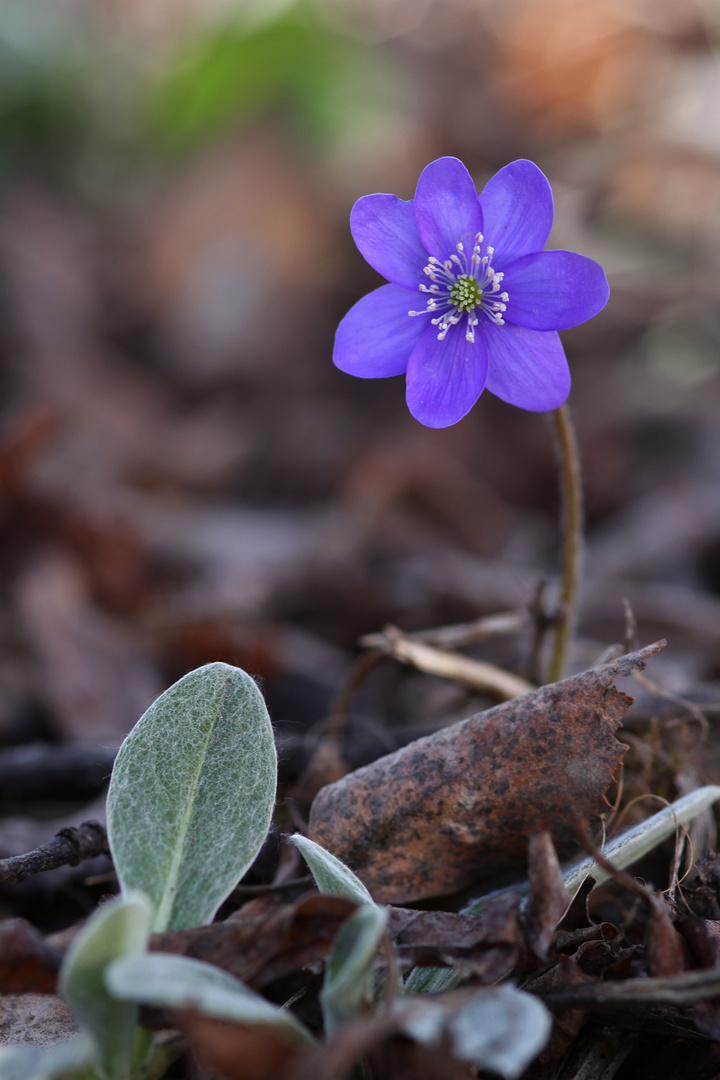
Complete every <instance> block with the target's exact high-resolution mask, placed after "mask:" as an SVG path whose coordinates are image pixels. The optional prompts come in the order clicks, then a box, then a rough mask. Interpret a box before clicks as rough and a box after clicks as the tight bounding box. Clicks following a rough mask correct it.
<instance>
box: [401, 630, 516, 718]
mask: <svg viewBox="0 0 720 1080" xmlns="http://www.w3.org/2000/svg"><path fill="white" fill-rule="evenodd" d="M384 641H385V644H384V648H385V651H386V652H387V653H388V654H389V655H390V656H394V657H395V659H396V660H400V661H402V662H403V663H404V664H411V665H412V666H413V667H416V668H418V670H419V671H425V672H427V673H428V674H429V675H439V676H440V677H441V678H444V679H453V680H454V681H455V682H460V683H464V684H465V685H466V686H471V687H472V688H473V689H474V690H481V691H486V692H489V693H491V694H493V695H494V696H495V697H498V698H500V700H501V701H512V700H513V699H514V698H517V697H522V695H523V694H529V693H530V691H531V690H534V689H535V687H534V686H533V684H532V683H531V682H528V680H527V679H522V678H521V677H520V676H519V675H513V674H512V672H510V671H505V669H504V668H501V667H498V666H497V665H496V664H488V663H486V662H485V661H484V660H472V659H470V657H468V656H462V655H461V654H460V653H455V652H448V651H447V650H445V649H434V648H432V647H431V646H430V645H424V644H423V643H422V642H421V641H414V640H413V639H412V638H411V637H409V636H408V635H407V634H404V633H403V632H402V630H398V628H397V627H396V626H386V627H385V630H384Z"/></svg>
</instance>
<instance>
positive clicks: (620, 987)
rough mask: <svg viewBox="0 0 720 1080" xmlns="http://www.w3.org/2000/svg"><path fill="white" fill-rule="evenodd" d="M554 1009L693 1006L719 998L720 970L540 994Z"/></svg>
mask: <svg viewBox="0 0 720 1080" xmlns="http://www.w3.org/2000/svg"><path fill="white" fill-rule="evenodd" d="M536 993H537V994H538V996H539V997H542V999H543V1001H544V1002H545V1003H546V1005H549V1006H550V1008H553V1009H556V1008H557V1009H559V1008H563V1009H568V1008H576V1007H582V1008H592V1007H593V1006H601V1005H602V1006H605V1005H609V1006H613V1005H615V1006H617V1007H618V1008H619V1007H621V1006H623V1007H624V1006H625V1005H628V1004H633V1005H691V1004H693V1002H695V1001H704V1000H705V999H706V998H708V999H709V998H715V997H720V969H718V968H706V969H704V970H703V971H684V972H683V973H682V974H681V975H664V976H662V977H659V978H648V979H625V980H623V981H617V982H609V981H608V982H597V983H585V984H580V985H578V986H568V987H562V988H561V987H557V988H555V987H553V988H549V989H547V990H543V991H542V992H540V991H539V990H538V991H536Z"/></svg>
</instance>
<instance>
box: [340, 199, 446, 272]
mask: <svg viewBox="0 0 720 1080" xmlns="http://www.w3.org/2000/svg"><path fill="white" fill-rule="evenodd" d="M350 231H351V232H352V234H353V239H354V240H355V243H356V244H357V246H358V248H359V249H360V254H361V255H362V257H363V258H364V259H365V260H366V261H367V262H369V263H370V265H371V266H372V268H373V269H374V270H377V272H378V273H379V274H382V276H383V277H384V278H387V279H388V281H392V282H393V284H394V285H403V286H404V287H405V288H406V289H417V287H418V283H419V282H421V281H424V280H425V279H424V277H423V267H424V266H425V265H426V264H427V260H428V256H427V252H426V250H425V248H424V247H423V246H422V243H421V241H420V234H419V232H418V227H417V221H416V220H415V207H414V205H413V202H412V200H410V201H409V202H405V201H404V200H403V199H398V197H397V196H396V195H365V196H363V198H362V199H358V201H357V202H356V203H355V205H354V206H353V208H352V211H351V212H350Z"/></svg>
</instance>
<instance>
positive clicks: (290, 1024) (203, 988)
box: [105, 953, 313, 1042]
mask: <svg viewBox="0 0 720 1080" xmlns="http://www.w3.org/2000/svg"><path fill="white" fill-rule="evenodd" d="M105 981H106V985H107V987H108V989H109V990H110V992H111V993H112V994H114V995H115V997H117V998H121V999H122V1000H124V1001H131V1002H138V1003H141V1004H143V1005H154V1006H156V1007H157V1008H161V1009H184V1008H193V1009H196V1010H197V1011H198V1012H199V1013H202V1014H203V1015H204V1016H212V1017H215V1018H216V1019H218V1020H230V1021H235V1022H236V1023H244V1024H253V1025H261V1026H263V1025H264V1026H269V1027H272V1028H275V1029H276V1030H277V1031H278V1033H279V1034H281V1035H283V1036H285V1037H286V1038H289V1039H291V1040H295V1041H300V1042H312V1041H313V1039H312V1037H311V1035H310V1033H309V1032H308V1031H307V1030H306V1028H304V1027H303V1025H302V1024H301V1023H300V1021H299V1020H296V1018H295V1017H294V1016H293V1015H292V1013H290V1012H287V1010H285V1009H281V1008H279V1007H278V1006H277V1005H272V1004H271V1003H270V1002H269V1001H266V1000H265V998H264V997H262V996H261V995H260V994H257V993H255V991H254V990H250V988H249V987H247V986H245V985H244V983H241V982H240V980H239V979H235V978H234V977H233V976H232V975H229V974H228V973H227V972H225V971H221V970H220V968H217V967H214V966H213V965H212V964H206V963H204V962H203V961H202V960H194V959H192V958H191V957H188V956H175V955H173V954H168V953H147V954H146V955H145V956H138V957H130V958H127V959H123V960H117V961H116V962H115V963H114V964H112V965H111V966H110V967H109V968H108V970H107V972H106V976H105Z"/></svg>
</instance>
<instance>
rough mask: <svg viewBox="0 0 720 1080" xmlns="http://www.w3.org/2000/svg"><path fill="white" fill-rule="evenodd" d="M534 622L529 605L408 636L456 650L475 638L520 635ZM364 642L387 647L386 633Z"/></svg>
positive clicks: (369, 646)
mask: <svg viewBox="0 0 720 1080" xmlns="http://www.w3.org/2000/svg"><path fill="white" fill-rule="evenodd" d="M529 622H530V614H529V612H528V610H527V608H519V609H518V610H516V611H501V612H498V613H497V614H496V615H483V616H482V617H481V618H479V619H473V620H472V621H471V622H465V623H453V624H451V625H450V626H438V627H434V628H433V629H431V630H414V631H413V632H412V633H410V634H406V635H405V637H406V638H407V639H408V640H409V641H420V642H422V644H423V645H433V646H434V647H435V648H436V649H456V648H458V646H461V645H470V644H472V643H473V642H475V641H485V640H487V639H488V638H494V637H503V636H504V635H506V634H519V633H521V632H522V631H523V630H526V629H527V627H528V623H529ZM360 644H361V645H363V646H364V647H365V648H379V649H383V650H384V649H385V648H386V646H387V640H386V636H385V634H384V633H383V632H381V633H375V634H364V635H363V637H361V638H360Z"/></svg>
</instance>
